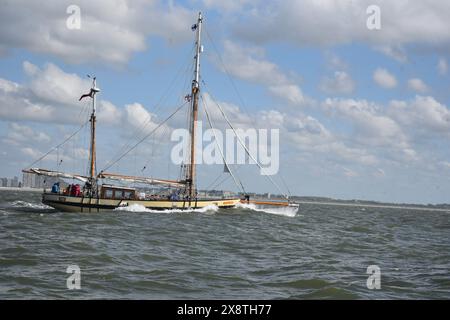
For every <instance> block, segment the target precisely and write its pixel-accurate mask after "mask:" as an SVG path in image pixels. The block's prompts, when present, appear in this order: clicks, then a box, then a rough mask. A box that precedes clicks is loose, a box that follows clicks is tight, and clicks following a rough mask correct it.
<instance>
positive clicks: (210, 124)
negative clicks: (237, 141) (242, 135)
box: [200, 95, 246, 193]
mask: <svg viewBox="0 0 450 320" xmlns="http://www.w3.org/2000/svg"><path fill="white" fill-rule="evenodd" d="M200 98H201V99H202V103H203V108H204V109H205V113H206V118H207V119H208V123H209V126H210V127H211V129H212V131H213V134H214V140H215V142H216V145H217V147H218V149H219V151H220V155H221V157H222V159H223V163H225V165H226V166H227V169H228V171H229V172H230V175H231V176H232V177H233V180H234V183H235V184H236V185H237V186H238V188H239V186H240V187H241V189H242V191H243V192H244V193H246V192H245V188H244V185H243V184H242V182H241V180H239V184H238V181H237V180H236V177H235V176H234V174H233V172H232V171H231V168H230V166H229V165H228V163H227V161H226V160H225V156H224V155H223V151H222V148H221V147H220V145H219V143H218V142H217V136H216V129H214V127H213V125H212V123H211V119H210V118H209V113H208V108H207V107H206V103H205V99H203V95H201V96H200Z"/></svg>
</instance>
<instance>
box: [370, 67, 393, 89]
mask: <svg viewBox="0 0 450 320" xmlns="http://www.w3.org/2000/svg"><path fill="white" fill-rule="evenodd" d="M373 80H374V81H375V82H376V83H377V84H378V85H379V86H380V87H383V88H385V89H393V88H395V87H396V86H397V79H396V78H395V76H394V75H393V74H391V73H390V72H389V71H387V70H386V69H382V68H378V69H376V70H375V71H374V73H373Z"/></svg>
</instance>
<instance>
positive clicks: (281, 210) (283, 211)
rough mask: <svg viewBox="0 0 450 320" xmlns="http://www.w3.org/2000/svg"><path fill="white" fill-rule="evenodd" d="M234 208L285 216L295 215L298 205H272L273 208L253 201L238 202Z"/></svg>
mask: <svg viewBox="0 0 450 320" xmlns="http://www.w3.org/2000/svg"><path fill="white" fill-rule="evenodd" d="M236 208H242V209H248V210H253V211H258V212H266V213H270V214H276V215H279V216H286V217H295V216H296V215H297V211H298V207H274V208H267V207H261V206H258V205H256V204H254V203H238V204H237V205H236Z"/></svg>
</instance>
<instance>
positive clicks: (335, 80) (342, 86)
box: [320, 71, 355, 94]
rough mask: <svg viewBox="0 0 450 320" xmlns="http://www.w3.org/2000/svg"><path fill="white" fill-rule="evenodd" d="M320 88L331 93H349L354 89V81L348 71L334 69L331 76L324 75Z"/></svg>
mask: <svg viewBox="0 0 450 320" xmlns="http://www.w3.org/2000/svg"><path fill="white" fill-rule="evenodd" d="M320 89H321V90H322V91H324V92H326V93H331V94H334V93H337V94H339V93H342V94H350V93H352V92H353V91H354V90H355V82H354V81H353V79H352V78H351V76H350V75H349V74H348V73H346V72H344V71H336V72H335V73H334V76H333V77H325V78H324V79H323V80H322V83H321V85H320Z"/></svg>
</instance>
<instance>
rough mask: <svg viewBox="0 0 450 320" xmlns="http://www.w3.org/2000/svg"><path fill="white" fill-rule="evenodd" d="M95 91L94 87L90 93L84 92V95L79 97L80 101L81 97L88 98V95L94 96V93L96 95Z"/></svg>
mask: <svg viewBox="0 0 450 320" xmlns="http://www.w3.org/2000/svg"><path fill="white" fill-rule="evenodd" d="M94 92H95V91H94V90H93V89H91V91H90V92H89V93H86V94H83V95H82V96H81V97H80V99H78V101H80V100H81V99H83V98H86V97H90V98H92V97H93V95H94Z"/></svg>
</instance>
